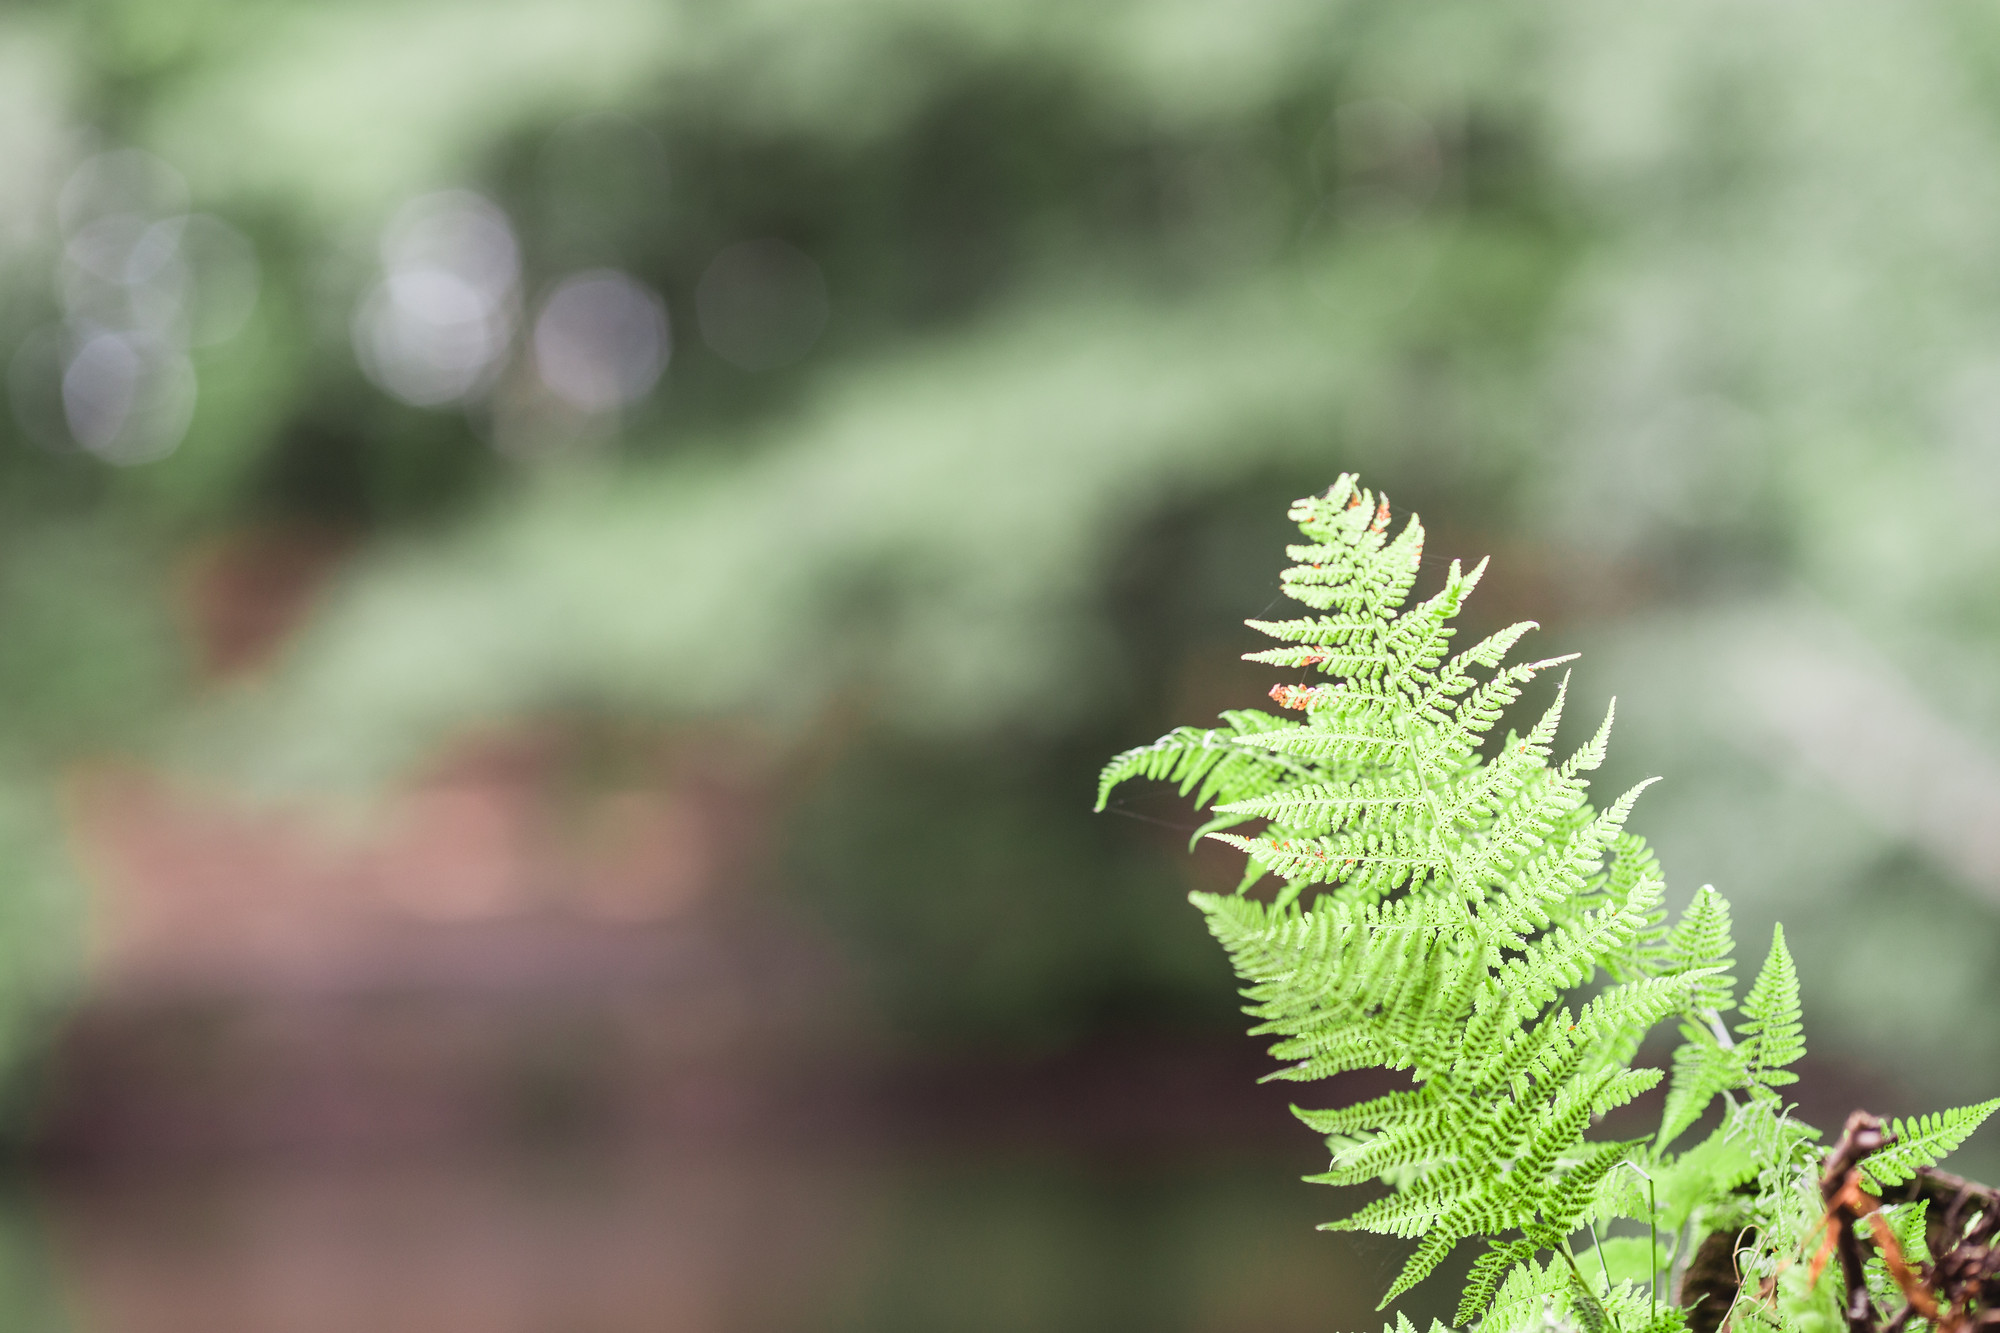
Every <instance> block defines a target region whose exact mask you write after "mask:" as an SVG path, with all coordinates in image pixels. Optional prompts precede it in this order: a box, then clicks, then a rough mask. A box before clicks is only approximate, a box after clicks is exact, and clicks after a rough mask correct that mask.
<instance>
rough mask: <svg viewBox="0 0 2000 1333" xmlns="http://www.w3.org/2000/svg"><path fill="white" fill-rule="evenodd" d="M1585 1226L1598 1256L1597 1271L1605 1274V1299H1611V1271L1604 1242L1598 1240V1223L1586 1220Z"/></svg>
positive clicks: (1594, 1251)
mask: <svg viewBox="0 0 2000 1333" xmlns="http://www.w3.org/2000/svg"><path fill="white" fill-rule="evenodd" d="M1583 1225H1584V1226H1585V1227H1586V1228H1588V1229H1589V1231H1590V1249H1591V1253H1593V1254H1595V1255H1596V1256H1597V1271H1598V1272H1600V1273H1602V1274H1604V1299H1605V1300H1607V1301H1608V1300H1610V1299H1611V1269H1610V1267H1609V1266H1608V1265H1607V1264H1606V1263H1605V1262H1604V1242H1603V1241H1601V1240H1599V1239H1598V1238H1597V1223H1595V1222H1593V1221H1591V1220H1590V1219H1589V1218H1585V1219H1584V1222H1583Z"/></svg>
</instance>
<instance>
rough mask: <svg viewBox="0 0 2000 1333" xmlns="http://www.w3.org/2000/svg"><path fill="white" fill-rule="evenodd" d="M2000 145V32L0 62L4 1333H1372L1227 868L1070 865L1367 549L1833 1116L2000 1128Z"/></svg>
mask: <svg viewBox="0 0 2000 1333" xmlns="http://www.w3.org/2000/svg"><path fill="white" fill-rule="evenodd" d="M1996 74H2000V17H1996V14H1995V12H1994V11H1993V10H1992V9H1991V8H1989V7H1986V6H1980V5H1975V4H1970V3H1952V4H1946V3H1924V4H1917V5H1907V6H1895V7H1883V6H1872V5H1865V4H1859V3H1853V4H1849V3H1837V4H1824V5H1816V6H1810V7H1808V6H1805V5H1800V4H1771V5H1743V4H1727V5H1725V4H1720V3H1707V2H1705V0H1698V2H1696V3H1679V4H1671V5H1669V4H1664V3H1646V4H1636V5H1622V6H1604V5H1592V4H1581V3H1573V2H1565V0H1524V2H1523V3H1518V4H1512V5H1506V6H1492V5H1473V4H1455V3H1420V4H1387V3H1370V2H1363V0H1355V2H1352V3H1328V2H1326V0H1313V2H1308V0H1253V2H1251V3H1243V4H1234V5H1220V4H1199V3H1191V2H1186V0H1159V2H1157V3H1137V2H1132V3H1127V2H1125V0H1107V2H1106V3H1099V4H1094V5H1062V4H1050V3H1042V2H1040V0H1006V2H1005V3H999V2H989V3H983V4H973V3H919V2H918V0H847V2H846V3H843V4H825V3H811V2H810V0H739V3H735V4H728V5H719V4H703V3H696V2H695V0H646V2H642V0H560V2H559V3H558V2H557V0H482V2H480V3H470V2H469V0H397V2H396V3H385V2H381V0H318V2H317V3H312V4H307V3H303V2H301V0H241V2H238V0H78V2H76V3H69V4H60V5H59V4H54V3H48V4H34V3H15V4H13V5H12V6H10V7H9V8H7V9H6V10H5V11H4V12H0V291H4V301H0V356H4V365H5V369H6V396H7V401H8V410H7V411H6V412H4V413H0V920H4V923H5V924H4V927H0V950H4V954H5V966H4V967H0V990H4V994H5V1000H4V1003H0V1041H4V1051H5V1055H6V1062H7V1065H8V1067H9V1068H10V1069H11V1070H12V1071H13V1072H12V1075H11V1078H10V1080H9V1082H8V1087H9V1088H10V1090H11V1091H10V1093H9V1097H8V1103H7V1104H8V1107H9V1108H10V1109H9V1112H8V1116H9V1118H8V1124H9V1125H11V1126H12V1129H11V1134H12V1137H13V1139H14V1140H15V1141H16V1142H17V1143H18V1144H20V1145H22V1148H23V1150H24V1156H23V1160H24V1161H25V1162H28V1163H30V1164H31V1166H32V1171H31V1174H32V1175H33V1176H34V1181H33V1182H24V1183H22V1184H21V1185H19V1186H18V1187H17V1188H15V1189H14V1190H13V1191H12V1192H11V1193H8V1194H6V1195H5V1200H4V1203H0V1303H4V1304H6V1305H7V1306H8V1313H7V1323H8V1325H9V1326H10V1327H18V1328H23V1329H27V1328H37V1329H39V1328H50V1329H54V1328H76V1329H84V1330H97V1329H102V1330H111V1331H115V1333H127V1331H128V1330H129V1331H137V1330H149V1331H150V1330H167V1329H182V1328H193V1327H200V1328H203V1329H205V1330H224V1331H228V1330H238V1329H240V1330H244V1331H245V1333H249V1331H250V1330H267V1329H277V1328H284V1329H300V1330H320V1329H326V1330H345V1329H358V1328H369V1329H371V1330H378V1331H381V1333H389V1331H392V1330H403V1329H411V1330H414V1329H418V1328H422V1329H425V1330H438V1329H465V1330H520V1333H536V1331H539V1330H558V1329H572V1330H603V1331H609V1330H623V1329H635V1330H636V1329H640V1328H649V1329H650V1328H662V1327H672V1328H677V1329H679V1328H686V1329H765V1328H770V1329H779V1328H784V1329H806V1328H828V1329H834V1328H841V1329H845V1328H854V1329H859V1328H869V1329H881V1330H896V1329H911V1330H924V1329H981V1330H984V1329H992V1330H1012V1329H1037V1330H1053V1329H1127V1328H1130V1329H1140V1328H1145V1329H1213V1330H1222V1329H1308V1328H1310V1329H1324V1328H1337V1327H1352V1326H1361V1325H1363V1324H1368V1325H1370V1326H1372V1321H1373V1319H1374V1318H1375V1317H1376V1316H1374V1315H1372V1314H1371V1313H1370V1309H1371V1307H1372V1305H1373V1303H1374V1300H1375V1297H1376V1293H1377V1291H1378V1290H1379V1288H1380V1286H1381V1285H1382V1281H1383V1277H1384V1274H1385V1273H1386V1272H1387V1271H1389V1269H1390V1268H1391V1266H1392V1264H1393V1261H1394V1256H1393V1255H1392V1254H1389V1253H1387V1252H1377V1251H1374V1250H1370V1249H1367V1248H1366V1247H1365V1246H1357V1245H1356V1244H1355V1243H1354V1242H1353V1241H1351V1240H1349V1239H1346V1238H1340V1239H1335V1238H1332V1237H1326V1236H1322V1235H1319V1234H1317V1233H1315V1232H1313V1231H1312V1230H1311V1224H1312V1223H1313V1222H1315V1221H1317V1220H1320V1219H1321V1218H1322V1217H1324V1216H1326V1215H1329V1214H1330V1212H1331V1211H1332V1203H1331V1201H1328V1200H1325V1199H1323V1198H1321V1197H1319V1196H1318V1193H1317V1192H1316V1191H1315V1190H1312V1189H1309V1188H1307V1187H1305V1186H1302V1185H1299V1184H1297V1183H1295V1178H1296V1176H1297V1175H1299V1174H1301V1173H1303V1172H1305V1171H1309V1170H1313V1169H1316V1158H1317V1155H1318V1154H1317V1145H1316V1144H1315V1143H1314V1142H1313V1140H1312V1137H1311V1135H1310V1134H1308V1133H1306V1132H1305V1131H1303V1130H1301V1129H1299V1128H1298V1127H1297V1126H1296V1125H1295V1124H1293V1123H1291V1122H1290V1121H1289V1119H1288V1117H1287V1116H1286V1115H1285V1114H1284V1111H1283V1101H1284V1099H1283V1098H1282V1097H1277V1096H1272V1095H1267V1094H1268V1091H1269V1090H1268V1089H1267V1090H1262V1091H1260V1090H1258V1089H1256V1088H1255V1087H1254V1086H1253V1083H1252V1080H1253V1078H1254V1076H1255V1074H1256V1073H1257V1072H1259V1071H1260V1069H1261V1068H1262V1066H1261V1064H1260V1057H1259V1056H1258V1054H1257V1052H1256V1050H1255V1049H1254V1047H1253V1046H1252V1044H1251V1043H1249V1042H1248V1041H1246V1040H1245V1039H1244V1038H1243V1037H1242V1036H1241V1032H1240V1025H1239V1024H1238V1023H1237V1022H1236V1015H1235V1009H1234V1004H1233V1000H1232V996H1231V993H1230V988H1229V983H1228V978H1227V975H1226V971H1225V968H1224V966H1223V964H1222V961H1221V959H1220V958H1219V957H1218V956H1217V955H1216V952H1215V951H1214V950H1213V949H1212V947H1211V946H1210V944H1209V942H1208V941H1207V940H1206V938H1205V937H1203V936H1202V935H1201V933H1200V927H1199V922H1198V918H1197V917H1196V916H1195V914H1194V913H1192V912H1191V911H1189V910H1188V909H1187V908H1186V905H1185V903H1184V902H1183V900H1182V899H1183V895H1184V893H1185V891H1186V890H1187V888H1188V887H1190V886H1191V885H1192V884H1195V883H1199V882H1202V881H1203V880H1204V879H1205V878H1208V877H1214V876H1219V875H1227V874H1228V873H1229V869H1228V863H1227V858H1211V857H1209V856H1208V854H1207V853H1203V854H1202V855H1199V856H1197V857H1196V858H1194V859H1193V860H1191V861H1190V859H1189V858H1187V857H1186V856H1185V854H1184V851H1183V849H1182V843H1183V842H1184V839H1185V836H1186V830H1187V828H1188V827H1189V826H1190V824H1191V821H1190V820H1189V819H1188V818H1187V812H1186V811H1185V810H1184V809H1183V808H1182V807H1181V805H1180V804H1179V803H1178V802H1177V801H1175V800H1174V799H1173V798H1172V797H1171V794H1170V793H1161V794H1158V795H1157V796H1152V797H1149V796H1135V797H1133V798H1131V799H1129V800H1127V801H1124V802H1122V803H1121V804H1120V806H1119V807H1118V809H1117V810H1116V811H1115V812H1114V813H1113V814H1112V815H1105V816H1092V815H1091V814H1090V813H1089V804H1090V797H1091V791H1092V784H1093V780H1094V777H1095V773H1096V769H1097V767H1098V765H1099V764H1100V763H1101V762H1102V761H1103V759H1104V758H1105V757H1107V756H1108V755H1109V754H1110V753H1111V752H1113V751H1115V750H1117V749H1121V748H1124V747H1126V746H1129V745H1132V744H1137V743H1141V742H1143V741H1146V740H1150V739H1151V738H1152V737H1154V736H1155V735H1157V734H1159V733H1160V732H1161V731H1163V730H1165V729H1166V728H1167V727H1168V726H1170V725H1172V724H1174V723H1177V722H1182V721H1194V720H1197V719H1198V718H1201V717H1204V716H1207V715H1210V714H1212V713H1213V712H1214V711H1215V710H1217V709H1219V708H1222V707H1227V706H1235V705H1242V704H1246V703H1254V702H1255V701H1256V700H1257V699H1258V698H1259V697H1260V695H1261V693H1262V691H1263V688H1264V687H1265V685H1266V684H1267V683H1268V682H1267V681H1266V680H1265V679H1264V677H1263V675H1262V674H1261V673H1260V672H1258V671H1255V670H1249V669H1245V668H1243V667H1242V666H1241V664H1239V663H1237V662H1235V660H1234V659H1235V654H1237V653H1238V652H1241V651H1243V650H1244V649H1245V648H1247V647H1249V646H1251V643H1250V640H1251V638H1252V637H1253V636H1251V635H1250V634H1249V632H1248V631H1246V630H1244V629H1243V628H1242V626H1241V621H1242V619H1243V618H1244V617H1245V616H1249V615H1255V614H1257V613H1259V612H1260V611H1262V610H1264V609H1266V607H1267V606H1268V605H1269V603H1270V600H1271V599H1272V597H1273V596H1274V595H1275V590H1276V586H1277V580H1276V574H1277V570H1278V568H1279V559H1280V547H1281V545H1282V543H1283V542H1284V540H1285V538H1286V525H1285V523H1284V518H1283V515H1284V510H1285V506H1286V503H1287V502H1288V501H1289V500H1290V499H1291V498H1293V497H1294V496H1296V495H1299V494H1304V493H1306V492H1307V491H1311V490H1318V489H1322V488H1324V487H1325V486H1326V485H1327V484H1328V483H1329V482H1330V481H1331V480H1332V479H1333V477H1334V476H1335V475H1336V474H1337V473H1339V472H1341V471H1343V470H1350V469H1351V470H1358V471H1360V472H1361V473H1362V475H1363V478H1364V480H1365V481H1366V482H1367V483H1369V484H1371V485H1374V486H1378V487H1382V488H1385V489H1386V490H1387V491H1388V493H1389V494H1390V496H1391V497H1392V498H1393V499H1394V500H1395V501H1396V502H1397V503H1398V504H1399V505H1400V506H1402V507H1404V508H1406V509H1409V508H1414V509H1416V510H1420V511H1421V512H1422V514H1423V516H1424V518H1425V520H1426V522H1427V524H1428V526H1429V527H1430V528H1431V531H1432V534H1433V535H1432V538H1431V541H1430V543H1429V546H1428V549H1429V550H1430V552H1432V553H1433V554H1434V555H1435V556H1436V557H1437V559H1438V563H1439V567H1440V570H1441V568H1442V564H1443V562H1444V561H1445V560H1447V559H1449V558H1450V557H1453V556H1464V557H1468V558H1477V557H1479V556H1481V555H1489V554H1490V555H1491V556H1493V557H1494V560H1495V565H1494V568H1493V571H1492V573H1491V574H1490V575H1489V577H1488V580H1487V582H1486V584H1485V585H1484V586H1483V587H1482V588H1481V590H1480V593H1479V595H1478V596H1477V597H1476V598H1475V600H1474V603H1473V608H1472V613H1471V614H1472V620H1473V622H1474V624H1473V628H1479V627H1481V626H1484V625H1490V624H1496V623H1504V622H1505V621H1507V620H1511V619H1515V618H1523V617H1526V618H1534V619H1537V620H1539V621H1541V622H1542V624H1543V625H1544V626H1545V631H1544V633H1543V634H1542V635H1540V636H1538V638H1537V640H1536V642H1537V643H1539V644H1541V645H1544V646H1545V648H1546V650H1547V651H1548V652H1551V653H1553V652H1559V651H1566V650H1570V649H1582V650H1584V651H1585V654H1586V655H1585V657H1584V660H1583V661H1582V663H1581V664H1580V665H1579V667H1578V675H1577V688H1576V694H1575V697H1576V698H1577V699H1579V700H1581V701H1582V705H1583V706H1581V707H1579V708H1578V709H1576V710H1575V711H1576V713H1577V716H1578V718H1579V719H1581V720H1579V721H1576V722H1575V723H1574V725H1575V726H1576V727H1577V728H1578V729H1582V728H1584V727H1585V726H1586V725H1588V724H1594V722H1595V718H1596V709H1597V708H1598V707H1600V706H1601V705H1602V702H1603V701H1604V700H1605V698H1606V697H1607V696H1609V695H1610V694H1611V693H1612V692H1613V691H1614V690H1615V691H1616V692H1617V694H1618V696H1619V717H1620V728H1619V731H1618V734H1617V736H1616V739H1615V742H1614V746H1613V763H1612V771H1611V772H1609V773H1608V774H1606V776H1605V782H1606V783H1607V784H1609V785H1611V786H1612V787H1614V788H1617V787H1619V786H1621V785H1622V784H1623V783H1624V782H1626V781H1629V780H1633V779H1636V778H1638V777H1642V776H1645V775H1648V774H1652V773H1664V774H1666V775H1667V777H1668V779H1669V780H1668V781H1667V782H1665V783H1662V784H1661V785H1660V786H1659V787H1658V788H1656V789H1655V790H1654V791H1653V792H1651V793H1649V794H1648V796H1647V797H1646V798H1645V800H1644V802H1643V803H1642V804H1641V806H1640V808H1639V812H1638V815H1637V817H1636V827H1638V828H1639V829H1640V830H1642V831H1644V832H1645V833H1646V834H1647V835H1648V836H1649V837H1650V838H1652V839H1653V840H1654V842H1655V843H1656V845H1657V846H1658V847H1659V848H1660V850H1661V852H1662V855H1663V857H1664V859H1665V862H1666V865H1667V868H1668V872H1669V874H1670V876H1671V877H1672V878H1671V893H1672V901H1674V902H1675V903H1676V905H1678V903H1680V902H1684V901H1685V900H1686V898H1687V896H1688V895H1689V894H1690V893H1691V892H1692V891H1693V889H1694V888H1695V887H1696V886H1698V885H1700V884H1702V883H1704V882H1711V881H1712V882H1714V883H1715V884H1717V885H1718V886H1719V887H1721V888H1722V889H1723V890H1724V892H1725V893H1727V894H1728V895H1729V896H1730V897H1731V898H1732V900H1733V901H1734V903H1735V904H1736V907H1737V912H1738V939H1739V941H1742V942H1744V943H1743V946H1742V947H1744V948H1745V949H1747V950H1749V951H1750V952H1751V953H1752V954H1755V953H1757V952H1760V951H1761V943H1759V941H1761V939H1762V938H1763V937H1764V935H1765V934H1766V932H1767V931H1768V928H1769V923H1770V922H1771V921H1772V920H1773V919H1777V918H1783V919H1784V920H1785V921H1786V923H1787V928H1788V931H1789V932H1790V934H1791V938H1792V941H1793V945H1794V949H1795V952H1796V953H1797V954H1798V956H1799V965H1800V971H1801V974H1802V977H1803V981H1804V986H1805V994H1806V1004H1807V1009H1806V1013H1807V1020H1808V1025H1809V1037H1810V1039H1811V1042H1812V1044H1813V1050H1814V1053H1815V1056H1816V1058H1817V1060H1818V1062H1819V1063H1818V1065H1817V1067H1816V1069H1815V1070H1814V1071H1813V1073H1812V1074H1810V1075H1809V1077H1808V1080H1807V1085H1806V1087H1805V1088H1804V1089H1803V1091H1804V1093H1805V1095H1807V1096H1808V1098H1809V1100H1808V1102H1807V1104H1806V1106H1805V1109H1804V1113H1805V1114H1806V1115H1807V1117H1808V1118H1809V1119H1814V1120H1816V1121H1817V1122H1818V1123H1821V1124H1828V1123H1835V1124H1837V1123H1838V1120H1839V1118H1840V1117H1841V1116H1843V1115H1844V1114H1845V1112H1846V1111H1847V1110H1848V1109H1850V1108H1851V1107H1852V1106H1853V1105H1857V1104H1863V1103H1865V1104H1867V1105H1869V1106H1871V1107H1872V1109H1875V1110H1877V1111H1881V1112H1897V1113H1902V1112H1907V1111H1911V1110H1917V1109H1927V1108H1931V1107H1935V1106H1939V1105H1946V1104H1952V1099H1954V1098H1956V1099H1958V1100H1960V1101H1964V1100H1970V1099H1971V1098H1973V1097H1975V1096H1984V1095H1990V1094H1991V1092H1992V1091H1993V1084H1994V1082H1995V1079H1996V1071H2000V1023H1995V1022H1993V1021H1991V1015H1992V1014H1994V1013H1995V1012H1996V1008H2000V1006H1997V1005H1996V1001H2000V657H1996V653H2000V585H1996V583H1995V581H1994V576H1993V572H1992V571H1993V570H1994V569H1995V567H1996V562H2000V523H1996V522H1995V521H1994V518H1993V514H1994V509H1995V504H1996V501H2000V93H1996V89H2000V78H1996ZM1121 816H1122V817H1121ZM1966 1167H1967V1169H1969V1170H1971V1171H1973V1172H1975V1173H1977V1172H1982V1171H1983V1172H1985V1173H1986V1174H1987V1175H1988V1177H1989V1178H1990V1177H1991V1175H1992V1174H1993V1173H1994V1171H1995V1169H1996V1167H2000V1154H1995V1153H1994V1152H1992V1151H1991V1148H1990V1145H1989V1148H1988V1149H1987V1150H1986V1152H1985V1155H1984V1156H1981V1155H1980V1154H1979V1151H1978V1145H1976V1144H1975V1145H1974V1147H1973V1148H1972V1149H1969V1150H1968V1154H1967V1159H1966Z"/></svg>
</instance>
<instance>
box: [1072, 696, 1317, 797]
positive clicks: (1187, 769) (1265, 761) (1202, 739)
mask: <svg viewBox="0 0 2000 1333" xmlns="http://www.w3.org/2000/svg"><path fill="white" fill-rule="evenodd" d="M1222 720H1223V723H1224V725H1223V726H1220V727H1211V728H1209V729H1207V730H1202V729H1199V728H1196V727H1175V728H1174V729H1173V730H1172V731H1170V732H1168V733H1167V734H1166V735H1164V736H1162V737H1160V739H1158V740H1156V741H1154V742H1153V743H1152V744H1151V745H1141V746H1138V747H1136V748H1134V749H1130V750H1127V751H1125V752H1124V753H1123V754H1120V755H1118V756H1117V757H1116V758H1114V759H1113V760H1112V761H1111V762H1110V763H1108V764H1106V765H1105V766H1104V771H1103V772H1102V773H1101V774H1099V775H1098V779H1097V809H1099V810H1102V809H1103V808H1104V806H1105V803H1106V802H1107V801H1109V800H1110V799H1111V792H1112V790H1113V789H1114V788H1115V787H1117V786H1118V785H1119V784H1120V783H1123V782H1129V781H1131V780H1132V779H1133V778H1152V779H1155V780H1157V781H1161V782H1172V783H1177V784H1178V785H1179V787H1180V794H1181V795H1183V796H1186V795H1188V794H1189V793H1191V792H1192V793H1194V796H1195V805H1196V807H1197V808H1199V807H1201V806H1205V805H1208V804H1209V803H1210V802H1212V801H1213V800H1215V799H1216V798H1217V796H1221V797H1222V799H1224V800H1239V799H1243V798H1245V797H1247V796H1250V795H1252V794H1255V793H1256V792H1259V791H1270V790H1275V789H1276V787H1277V785H1278V784H1279V783H1281V782H1282V781H1284V780H1285V779H1286V778H1294V777H1298V776H1300V775H1302V774H1304V773H1305V772H1306V770H1305V769H1303V768H1302V767H1300V765H1298V764H1297V763H1293V762H1287V761H1286V760H1285V759H1284V758H1282V757H1281V756H1280V755H1279V754H1277V753H1275V752H1274V751H1272V750H1271V749H1270V748H1268V747H1257V746H1249V745H1246V744H1245V743H1244V741H1245V738H1246V737H1250V736H1256V735H1259V734H1261V733H1266V732H1271V731H1275V730H1280V729H1290V728H1291V727H1293V725H1294V724H1292V723H1290V722H1287V721H1286V720H1285V719H1283V718H1278V717H1272V716H1271V715H1270V714H1269V713H1263V712H1259V711H1258V710H1256V709H1254V708H1244V709H1232V710H1230V711H1228V712H1225V713H1224V714H1223V715H1222Z"/></svg>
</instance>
